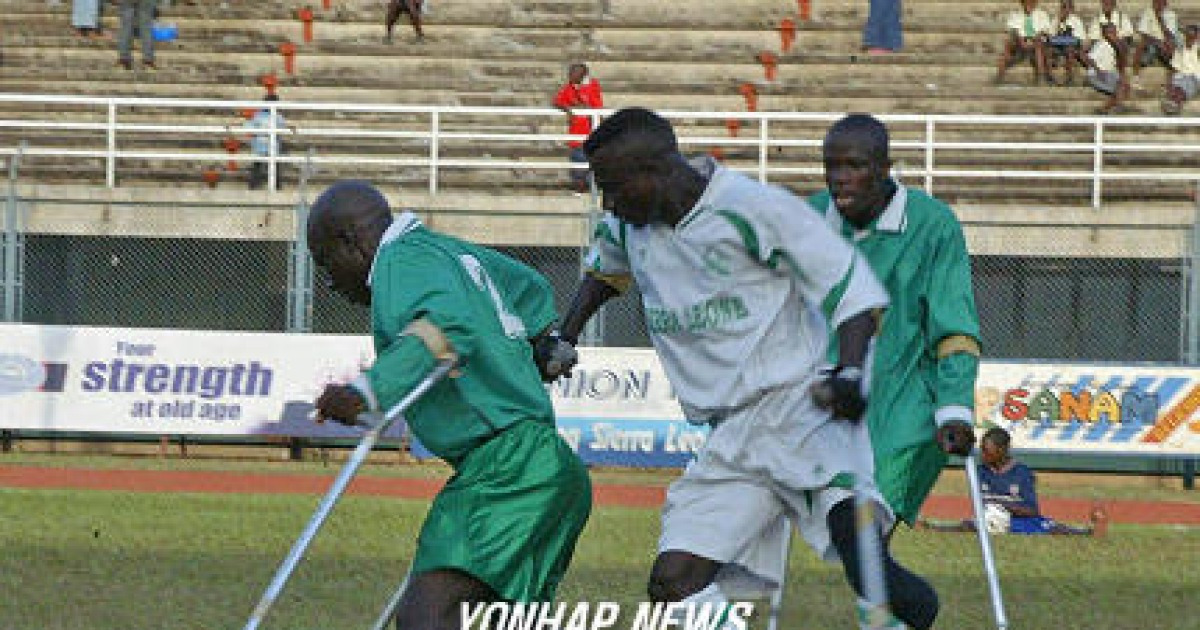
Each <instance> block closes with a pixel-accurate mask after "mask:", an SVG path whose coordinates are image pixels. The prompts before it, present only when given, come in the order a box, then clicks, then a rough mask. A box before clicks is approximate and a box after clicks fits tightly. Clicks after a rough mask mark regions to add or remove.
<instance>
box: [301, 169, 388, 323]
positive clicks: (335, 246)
mask: <svg viewBox="0 0 1200 630" xmlns="http://www.w3.org/2000/svg"><path fill="white" fill-rule="evenodd" d="M391 222H392V209H391V207H390V206H389V205H388V202H387V198H386V197H384V196H383V194H382V193H380V192H379V191H378V190H377V189H376V188H375V187H374V186H372V185H371V184H369V183H367V182H364V181H358V180H344V181H340V182H337V183H335V184H334V185H332V186H330V187H329V188H327V189H326V190H325V192H323V193H321V195H320V196H319V197H317V200H316V201H315V202H314V203H313V205H312V208H311V209H310V211H309V216H308V249H309V252H310V253H311V254H312V258H313V262H314V263H315V264H316V266H317V268H318V269H320V270H323V271H324V272H325V273H326V274H327V278H326V284H328V285H329V288H331V289H333V290H334V291H336V292H338V293H341V294H342V295H345V296H346V297H347V298H348V299H350V300H351V301H353V302H357V303H360V304H369V303H370V301H371V291H370V288H369V287H368V286H367V278H368V276H369V275H370V272H371V264H372V263H373V262H374V260H375V251H376V250H377V249H378V248H379V241H380V239H381V238H382V237H383V233H384V232H385V231H387V228H388V226H389V225H391Z"/></svg>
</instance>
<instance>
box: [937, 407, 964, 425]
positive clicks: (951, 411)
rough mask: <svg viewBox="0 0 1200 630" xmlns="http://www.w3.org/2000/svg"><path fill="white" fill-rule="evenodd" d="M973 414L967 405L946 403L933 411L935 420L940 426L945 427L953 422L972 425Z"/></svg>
mask: <svg viewBox="0 0 1200 630" xmlns="http://www.w3.org/2000/svg"><path fill="white" fill-rule="evenodd" d="M972 417H973V414H972V413H971V409H970V408H969V407H967V406H966V405H946V406H945V407H939V408H938V410H937V411H935V412H933V421H934V422H935V423H937V425H938V427H939V428H941V427H944V426H946V425H947V424H948V423H951V422H961V423H963V424H965V425H967V426H971V420H972Z"/></svg>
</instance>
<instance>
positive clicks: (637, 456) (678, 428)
mask: <svg viewBox="0 0 1200 630" xmlns="http://www.w3.org/2000/svg"><path fill="white" fill-rule="evenodd" d="M558 434H559V435H561V436H562V437H563V439H564V440H566V442H567V444H569V445H570V446H571V448H572V449H573V450H574V451H575V452H576V453H578V454H579V458H580V459H581V460H583V463H585V464H587V465H589V466H631V467H638V468H682V467H684V466H686V465H687V463H688V462H689V461H691V460H692V459H695V457H696V454H697V453H699V452H700V449H701V448H703V446H704V441H705V440H706V439H707V438H708V427H697V426H695V425H691V424H688V423H687V422H684V421H682V420H635V419H628V418H600V419H592V418H562V417H560V418H559V419H558ZM411 449H412V454H413V456H414V457H417V458H418V459H425V458H429V457H433V454H432V453H430V452H429V451H428V449H426V448H425V447H423V446H422V445H421V443H420V442H419V441H418V440H416V439H415V438H414V439H413V441H412V445H411Z"/></svg>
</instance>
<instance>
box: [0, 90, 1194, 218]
mask: <svg viewBox="0 0 1200 630" xmlns="http://www.w3.org/2000/svg"><path fill="white" fill-rule="evenodd" d="M0 103H7V104H10V106H9V108H8V109H10V110H11V109H14V108H12V107H11V104H22V105H27V106H28V108H27V109H25V110H24V111H39V110H40V109H42V108H44V107H45V106H60V107H65V108H66V109H64V110H63V111H58V112H54V113H53V114H47V115H46V116H45V117H42V118H28V117H26V116H20V117H13V116H8V115H6V114H3V113H0V129H4V130H8V131H7V132H6V135H8V136H9V137H10V138H14V140H13V141H12V143H11V144H9V145H7V146H0V155H3V154H9V155H12V154H15V153H16V152H17V150H18V149H17V144H19V142H20V140H21V133H20V132H21V131H22V130H31V131H45V130H55V131H61V132H62V133H63V134H64V135H65V136H67V137H71V136H70V135H69V134H72V133H73V132H79V131H92V132H95V131H101V132H103V135H104V146H103V147H102V148H101V147H95V146H93V147H90V148H87V147H83V148H69V149H64V148H60V147H47V146H38V144H37V142H36V141H33V142H30V144H29V146H28V147H27V148H26V149H25V155H26V156H39V155H42V156H56V157H59V158H63V157H68V158H69V157H77V158H81V159H83V158H103V160H104V163H105V181H106V183H107V185H108V186H109V187H115V186H116V183H117V169H118V163H119V161H121V162H130V161H133V162H136V161H145V160H163V161H170V160H180V161H217V162H220V161H224V160H227V159H230V158H231V157H235V158H236V159H237V160H239V161H245V162H253V161H266V162H267V164H268V180H269V182H270V183H271V185H272V187H273V185H274V182H275V181H276V177H277V166H278V164H280V163H299V162H303V161H305V159H306V158H305V157H303V156H300V155H299V154H297V155H278V154H277V153H276V146H277V142H276V138H277V137H278V136H279V135H280V134H281V133H282V132H285V131H288V130H285V129H280V128H269V129H266V130H262V131H260V132H258V133H263V134H266V135H267V136H268V141H269V142H268V144H269V146H270V148H271V154H270V155H268V156H267V157H265V158H256V157H254V156H251V155H245V154H239V155H237V156H231V155H230V154H228V153H221V152H218V151H212V152H209V151H191V150H175V151H172V150H168V149H166V148H164V149H163V150H155V151H144V150H128V149H121V148H120V147H121V146H122V144H123V141H124V140H127V139H129V138H132V137H134V136H136V135H138V134H198V135H205V136H211V137H212V138H213V142H214V145H217V146H219V145H220V139H221V138H222V137H223V136H228V135H229V134H230V133H231V129H230V126H229V125H225V124H221V125H203V124H198V125H196V124H193V125H188V124H147V123H139V122H130V120H131V119H133V118H134V117H135V116H136V112H137V110H138V109H139V108H146V107H153V108H156V110H161V109H164V108H165V109H172V110H178V111H179V112H180V114H181V117H183V115H184V114H185V113H187V112H188V111H189V110H191V111H195V110H210V111H211V110H218V111H228V112H229V116H230V118H231V119H233V118H234V117H238V116H240V112H242V111H243V110H246V109H250V108H253V109H261V108H267V109H269V110H270V111H271V113H272V114H274V113H276V112H281V113H283V114H284V116H285V117H287V118H293V117H294V115H295V114H297V113H301V112H308V113H319V112H342V113H347V114H350V113H359V114H361V113H370V114H381V115H408V116H409V117H411V116H413V115H416V116H418V117H419V118H421V119H422V120H423V121H424V128H423V129H413V128H412V123H411V122H409V123H406V124H404V125H403V127H404V128H401V125H399V124H397V126H396V127H395V128H390V129H389V128H386V126H384V127H380V128H370V129H364V128H361V127H359V126H356V125H355V124H354V123H353V122H345V124H341V125H339V124H337V122H333V123H330V122H328V121H322V122H320V123H313V124H306V123H302V124H296V121H295V120H292V121H290V124H293V125H294V126H296V130H295V134H296V135H297V136H299V137H302V138H313V139H315V138H362V139H378V138H394V139H410V140H411V139H416V140H418V141H419V142H422V143H425V144H427V147H426V149H425V150H424V152H423V154H422V155H420V156H418V157H412V156H411V154H412V152H411V151H408V152H407V154H408V155H407V156H405V155H404V154H402V153H401V152H397V154H396V155H394V156H387V155H380V154H379V153H378V152H375V153H373V154H372V155H369V156H362V155H344V154H343V155H316V156H315V157H312V158H309V159H312V161H313V163H314V164H318V165H319V164H322V163H325V164H351V165H353V164H360V165H388V166H398V167H404V166H409V167H422V168H425V169H427V171H428V174H429V175H428V187H429V191H430V193H436V192H438V189H439V174H440V172H441V171H443V170H445V169H477V168H488V169H495V168H506V169H563V170H565V169H569V168H580V166H579V165H572V164H570V163H569V162H567V161H566V160H546V159H536V155H542V154H544V152H536V155H535V156H533V158H532V159H503V158H492V157H487V156H485V157H479V158H446V157H443V156H442V155H441V151H442V150H443V149H444V147H446V146H447V144H448V143H451V142H454V141H461V140H467V141H480V142H486V143H489V145H490V146H503V145H504V143H515V142H519V143H526V144H528V143H534V144H535V145H536V144H540V143H545V145H546V147H543V148H548V147H562V145H563V144H564V142H565V141H566V140H568V139H570V138H571V136H568V135H566V134H538V133H519V132H517V133H494V132H487V131H478V130H477V129H482V128H486V127H487V125H491V124H494V125H499V126H504V125H516V126H519V125H525V124H528V120H529V119H530V118H545V119H547V122H548V124H558V123H560V122H561V121H562V117H563V115H564V114H563V112H562V111H560V110H558V109H554V108H516V107H438V106H417V105H412V106H410V105H365V104H351V103H291V102H281V101H273V102H263V101H258V100H253V101H244V100H241V101H235V100H196V99H153V98H101V97H82V96H52V95H34V94H0ZM68 106H69V107H68ZM610 111H611V110H581V113H584V114H587V115H592V116H593V117H596V118H599V117H601V116H603V115H605V114H607V113H609V112H610ZM661 113H662V114H663V115H664V116H666V117H668V118H671V119H672V120H679V121H683V120H689V121H693V122H698V121H714V120H719V121H722V122H725V121H729V120H732V119H737V120H738V121H740V122H741V123H742V126H743V130H742V132H741V133H739V134H737V135H736V136H735V135H733V134H732V133H729V134H726V135H719V136H698V135H688V134H687V130H686V128H684V127H683V126H681V127H680V128H681V130H682V131H681V135H680V143H681V144H682V145H685V146H688V145H702V146H705V147H720V146H741V147H756V148H757V158H756V160H755V162H756V163H755V164H754V165H753V166H752V167H748V168H747V170H752V171H754V172H755V173H756V174H757V176H758V178H759V179H760V180H762V181H770V180H771V178H772V176H774V175H787V174H804V175H815V174H820V172H821V169H820V167H819V165H818V166H804V165H797V162H798V161H797V160H794V159H793V160H791V161H790V162H789V161H788V160H786V159H784V158H774V159H773V156H772V152H771V149H772V148H784V147H804V148H812V149H814V153H813V155H814V158H815V155H816V149H817V148H819V147H820V145H821V140H822V138H821V137H819V135H816V134H814V135H813V137H808V138H797V137H791V136H790V135H789V134H788V133H787V132H781V131H775V132H773V131H772V123H788V122H797V121H800V122H832V121H833V120H836V119H838V118H840V117H841V116H842V115H843V114H841V113H832V112H825V113H792V112H699V111H673V110H663V111H662V112H661ZM457 116H470V117H471V118H472V121H473V123H457V124H456V123H454V122H453V119H454V118H455V117H457ZM480 118H485V119H488V120H489V121H494V122H489V123H487V124H485V125H480V124H478V119H480ZM879 118H880V119H881V120H883V121H885V122H887V123H888V124H889V126H891V127H892V129H893V136H894V140H893V142H892V148H893V153H895V152H896V150H897V149H916V150H918V151H920V152H921V155H922V157H923V159H922V161H921V163H920V165H919V166H917V167H916V168H913V167H912V166H911V165H908V164H905V165H904V169H903V175H904V176H905V177H918V178H921V179H922V180H923V184H924V187H925V188H926V190H928V191H930V192H933V191H935V190H936V187H937V185H938V181H939V180H945V179H953V178H983V179H997V180H1014V179H1018V180H1045V179H1059V180H1064V179H1065V180H1086V181H1090V183H1091V204H1092V205H1093V206H1094V207H1099V206H1100V205H1101V202H1102V193H1103V183H1104V182H1106V181H1112V180H1131V179H1137V180H1146V181H1160V182H1167V181H1196V180H1200V169H1197V168H1194V167H1193V168H1181V169H1177V170H1170V171H1167V170H1163V169H1157V168H1123V169H1121V170H1112V169H1109V168H1106V164H1105V158H1106V157H1108V156H1111V155H1114V154H1118V153H1175V154H1179V153H1183V154H1186V155H1192V156H1195V159H1194V160H1193V161H1192V164H1194V165H1197V166H1200V118H1194V117H1180V118H1165V117H1095V116H1091V117H1068V116H989V115H978V116H975V115H950V114H928V115H919V114H912V115H910V114H891V115H889V114H882V115H879ZM273 119H274V117H272V120H273ZM946 126H953V128H954V129H955V130H957V131H956V133H958V134H959V135H961V134H962V130H963V129H970V130H971V131H972V132H973V131H975V130H978V131H979V132H984V131H988V132H994V131H996V130H1000V129H1008V130H1010V132H1011V138H1009V137H1007V136H1004V137H1002V139H1000V140H990V141H966V142H963V141H946V140H940V139H939V138H938V135H939V134H938V132H939V129H945V128H946ZM564 127H565V125H564ZM1048 127H1054V128H1057V129H1060V130H1061V129H1063V128H1072V127H1077V128H1078V129H1079V131H1080V132H1081V134H1082V132H1085V131H1086V136H1087V138H1088V139H1087V140H1086V141H1076V142H1039V141H1037V140H1036V138H1037V137H1038V136H1039V135H1041V130H1045V129H1047V128H1048ZM1161 127H1168V128H1174V129H1178V133H1177V134H1175V135H1174V137H1173V138H1172V141H1171V142H1162V141H1161V140H1159V141H1156V139H1155V138H1156V137H1161V135H1160V136H1154V135H1153V134H1143V135H1141V136H1139V137H1141V138H1144V139H1145V141H1134V142H1109V141H1106V139H1105V134H1106V131H1109V130H1112V129H1114V128H1116V129H1121V130H1125V131H1129V132H1134V133H1136V132H1137V131H1138V130H1148V129H1151V128H1161ZM900 128H903V129H905V130H909V132H908V133H906V134H899V133H896V131H897V130H898V129H900ZM233 133H236V134H239V135H247V134H249V133H253V132H251V131H248V130H245V129H241V128H238V129H236V130H235V131H233ZM914 136H915V139H900V138H904V137H907V138H912V137H914ZM1031 138H1033V139H1031ZM947 150H955V151H970V152H979V154H980V156H981V158H980V162H981V163H984V164H986V163H987V158H988V157H990V156H992V155H996V154H999V153H1002V152H1014V155H1029V154H1033V153H1036V154H1053V153H1060V154H1062V153H1073V154H1089V155H1091V158H1092V159H1091V168H1090V169H1079V168H1074V169H1071V168H1053V169H1051V168H1045V169H1034V168H1000V167H992V168H975V169H962V168H943V167H940V166H939V165H938V153H939V152H940V151H947ZM808 162H809V163H815V162H816V160H815V159H814V160H809V161H808ZM739 166H742V167H745V165H739Z"/></svg>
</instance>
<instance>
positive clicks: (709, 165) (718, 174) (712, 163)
mask: <svg viewBox="0 0 1200 630" xmlns="http://www.w3.org/2000/svg"><path fill="white" fill-rule="evenodd" d="M688 164H690V165H691V167H692V168H694V169H696V171H698V172H699V173H700V174H701V175H703V176H704V178H705V179H707V180H708V185H707V186H705V187H704V194H702V195H700V198H699V199H697V200H696V205H694V206H692V209H691V210H689V211H688V213H687V214H685V215H684V216H683V218H682V219H680V220H679V223H677V224H676V225H675V228H676V229H679V228H681V227H683V226H684V225H687V224H688V223H690V222H691V221H692V220H693V219H695V218H696V216H697V215H698V214H699V213H700V212H702V211H703V208H705V207H707V206H709V205H712V199H713V198H714V197H716V196H717V195H718V194H719V192H718V190H717V189H718V188H720V187H721V183H722V182H723V181H724V179H725V178H724V177H722V175H724V174H725V173H726V172H727V171H728V170H729V169H727V168H725V167H724V166H721V165H720V163H718V162H717V160H716V159H715V158H713V157H712V156H710V155H702V156H699V157H695V158H692V159H690V160H688Z"/></svg>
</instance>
